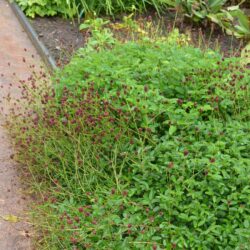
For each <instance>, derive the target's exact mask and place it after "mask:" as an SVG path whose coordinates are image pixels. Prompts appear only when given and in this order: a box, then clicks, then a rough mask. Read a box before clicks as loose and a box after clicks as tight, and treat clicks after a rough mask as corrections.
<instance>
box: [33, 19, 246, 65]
mask: <svg viewBox="0 0 250 250" xmlns="http://www.w3.org/2000/svg"><path fill="white" fill-rule="evenodd" d="M152 16H156V15H155V14H152ZM147 18H148V17H140V18H138V19H143V20H147ZM121 19H122V18H119V19H117V20H116V21H112V22H111V23H115V22H120V21H121ZM154 19H155V20H156V21H157V20H158V21H159V18H157V17H154ZM30 21H31V24H32V25H33V27H34V29H35V30H36V32H37V33H38V36H39V38H40V39H41V40H42V42H43V43H44V44H45V46H46V47H47V48H48V50H49V51H50V53H51V55H52V56H53V57H54V58H55V60H56V61H57V63H58V64H59V65H64V64H67V63H68V61H69V59H70V58H71V56H72V55H73V54H74V52H75V51H76V50H77V49H79V48H80V47H83V46H84V44H85V41H86V33H85V32H80V31H79V24H78V22H77V20H76V21H75V22H72V20H67V19H63V18H60V17H44V18H40V17H37V18H35V19H32V20H30ZM174 26H175V27H176V28H178V29H179V30H180V31H181V33H188V34H191V39H192V41H191V42H192V43H193V44H194V45H195V46H201V47H203V48H204V47H205V48H207V47H209V48H211V49H217V48H218V46H219V47H220V50H221V52H222V53H224V54H225V55H226V56H228V55H231V54H232V53H235V54H236V55H237V54H238V53H239V51H240V49H241V48H242V47H243V46H244V44H245V43H244V41H242V40H240V39H237V38H235V37H232V36H229V35H227V34H225V33H224V32H222V31H221V29H220V28H219V27H215V29H214V30H213V31H211V28H210V27H208V28H207V27H200V26H195V25H193V24H191V23H189V22H188V21H187V20H185V21H183V20H181V19H179V20H177V22H176V23H175V17H174V16H173V15H171V14H168V16H165V17H164V27H165V28H167V30H168V31H171V30H172V29H173V27H174ZM235 54H234V55H235Z"/></svg>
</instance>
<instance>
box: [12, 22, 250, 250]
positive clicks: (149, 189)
mask: <svg viewBox="0 0 250 250" xmlns="http://www.w3.org/2000/svg"><path fill="white" fill-rule="evenodd" d="M88 25H90V24H88ZM101 30H102V33H101V34H100V32H98V29H97V30H94V31H93V32H92V38H90V39H89V42H88V45H87V46H86V47H85V48H83V49H80V50H79V51H78V53H77V54H76V55H75V56H74V57H73V58H72V60H71V62H70V63H69V64H68V65H67V66H66V67H65V68H64V69H63V70H60V71H59V72H58V74H57V75H56V76H55V77H54V78H53V79H52V81H53V83H54V84H53V86H51V85H50V83H49V82H48V80H47V78H46V75H45V74H44V73H43V72H40V73H37V74H35V75H34V76H32V77H30V78H29V80H28V81H27V82H21V84H20V88H21V89H22V95H23V96H22V99H23V100H24V101H25V100H26V103H27V106H26V107H25V108H24V109H17V110H18V112H14V111H13V113H12V117H10V118H11V119H9V122H8V127H9V129H10V131H11V133H12V135H13V137H14V139H15V143H16V147H17V150H18V155H17V156H16V158H17V159H18V160H19V161H20V162H21V163H23V164H25V165H26V166H28V167H29V171H30V173H31V179H32V181H31V185H32V187H33V189H34V190H35V191H36V192H37V194H39V195H40V196H41V197H42V201H41V202H40V204H39V205H36V206H35V207H34V213H33V215H34V221H35V223H36V225H37V229H38V235H39V236H41V239H40V240H39V241H38V242H39V247H40V248H41V249H154V250H155V249H248V246H249V243H250V242H249V240H250V207H249V204H250V186H249V179H250V169H249V166H250V160H249V152H250V148H249V145H250V144H249V141H250V133H249V132H250V131H249V128H250V126H249V125H250V124H249V100H250V99H249V82H250V81H249V80H250V74H249V69H247V68H246V67H245V66H244V65H243V64H242V62H241V61H240V59H239V58H233V57H232V58H223V57H222V56H221V55H220V54H218V53H215V52H214V51H212V50H208V51H205V52H204V51H201V50H200V49H197V48H194V47H192V46H190V45H188V44H187V42H185V41H186V40H185V37H183V36H179V35H178V33H173V34H171V35H169V36H168V37H167V38H154V39H152V38H149V37H144V38H142V39H140V40H138V41H130V42H126V43H120V42H118V41H117V40H116V39H115V38H114V37H113V36H112V34H111V33H110V31H109V30H107V29H101ZM41 83H42V86H41ZM14 105H16V106H18V103H14Z"/></svg>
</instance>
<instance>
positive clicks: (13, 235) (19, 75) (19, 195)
mask: <svg viewBox="0 0 250 250" xmlns="http://www.w3.org/2000/svg"><path fill="white" fill-rule="evenodd" d="M0 12H1V14H0V86H2V88H0V101H2V99H3V97H4V96H5V95H6V93H8V91H9V90H8V85H9V83H13V85H14V88H12V90H11V94H12V95H14V96H18V88H15V83H17V82H18V80H20V79H26V78H27V77H28V76H29V75H30V74H31V72H30V71H31V70H30V68H29V65H30V64H32V63H34V59H32V57H31V55H32V54H34V55H36V51H35V49H34V48H33V46H32V44H31V42H30V40H29V39H28V37H27V35H26V33H24V31H23V30H22V27H21V26H20V24H19V22H18V21H17V19H16V17H15V15H14V13H13V12H12V11H11V8H10V6H9V5H8V3H7V1H6V0H0ZM24 48H25V50H26V49H27V51H28V52H25V50H24ZM23 57H26V61H27V63H26V64H25V63H23ZM29 58H30V59H29ZM35 58H39V57H37V55H36V57H35ZM39 62H40V60H39V61H35V63H36V64H37V63H39ZM0 112H1V113H0V250H30V249H32V248H31V240H30V236H31V234H30V230H31V227H30V225H29V223H28V220H27V216H26V211H27V207H28V203H29V202H28V199H27V197H25V195H24V190H23V189H22V185H21V183H20V178H19V176H18V166H17V164H16V163H15V161H14V160H13V159H12V158H13V157H12V155H13V148H12V147H11V142H10V140H9V138H8V134H7V133H6V130H5V129H4V127H3V126H2V124H3V116H2V115H3V114H4V113H7V112H8V109H7V107H6V106H4V109H3V110H1V111H0Z"/></svg>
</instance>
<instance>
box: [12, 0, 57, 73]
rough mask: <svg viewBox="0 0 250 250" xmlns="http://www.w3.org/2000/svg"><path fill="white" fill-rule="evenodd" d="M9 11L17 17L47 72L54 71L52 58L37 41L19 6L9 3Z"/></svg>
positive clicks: (54, 64) (40, 42)
mask: <svg viewBox="0 0 250 250" xmlns="http://www.w3.org/2000/svg"><path fill="white" fill-rule="evenodd" d="M9 5H10V6H11V9H12V10H13V12H14V14H15V16H16V17H17V19H18V21H19V22H20V24H21V25H22V27H23V29H24V30H25V32H26V33H27V35H28V37H29V38H30V40H31V42H32V43H33V45H34V47H35V48H36V50H37V51H38V53H39V55H40V56H41V58H42V59H43V61H44V63H45V65H46V66H47V67H48V69H49V70H51V71H54V70H56V69H57V66H56V62H55V60H54V58H53V56H52V55H51V54H50V52H49V50H48V49H47V48H46V46H45V45H44V44H43V42H42V41H41V40H40V39H39V37H38V35H37V33H36V31H35V30H34V28H33V27H32V25H31V24H30V22H29V20H28V19H27V17H26V16H25V15H24V13H23V11H22V10H21V9H20V8H19V6H18V5H17V4H16V3H15V2H14V1H13V2H9Z"/></svg>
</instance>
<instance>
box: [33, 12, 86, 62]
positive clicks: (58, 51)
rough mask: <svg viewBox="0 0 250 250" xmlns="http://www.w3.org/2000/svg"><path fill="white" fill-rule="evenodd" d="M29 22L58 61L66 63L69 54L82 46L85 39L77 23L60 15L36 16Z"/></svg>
mask: <svg viewBox="0 0 250 250" xmlns="http://www.w3.org/2000/svg"><path fill="white" fill-rule="evenodd" d="M30 22H31V24H32V26H33V27H34V29H35V31H36V32H37V34H38V36H39V38H40V40H41V41H42V42H43V43H44V44H45V46H46V47H47V49H48V50H49V52H50V53H51V55H52V56H53V57H54V59H55V60H56V62H58V63H59V62H63V64H66V63H67V62H68V60H69V59H70V57H71V55H72V54H73V53H74V52H75V51H76V50H77V49H79V48H80V47H83V46H84V41H85V39H84V36H83V35H82V34H81V33H80V32H79V29H78V25H77V23H73V22H72V21H70V20H65V19H63V18H60V17H44V18H41V17H37V18H35V19H33V20H30Z"/></svg>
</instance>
